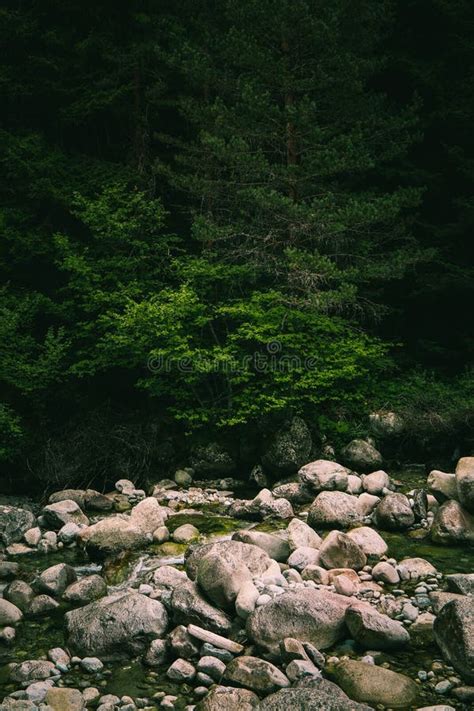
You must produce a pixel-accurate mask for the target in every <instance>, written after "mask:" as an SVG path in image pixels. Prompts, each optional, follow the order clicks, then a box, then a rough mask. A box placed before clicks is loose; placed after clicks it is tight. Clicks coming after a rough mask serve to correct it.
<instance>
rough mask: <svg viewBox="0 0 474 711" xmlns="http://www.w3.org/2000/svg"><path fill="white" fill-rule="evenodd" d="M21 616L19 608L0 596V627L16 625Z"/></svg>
mask: <svg viewBox="0 0 474 711" xmlns="http://www.w3.org/2000/svg"><path fill="white" fill-rule="evenodd" d="M22 617H23V614H22V612H21V610H20V609H19V608H18V607H17V606H16V605H14V604H13V603H12V602H9V601H8V600H4V599H3V598H0V627H12V626H14V625H17V624H18V623H19V622H20V621H21V619H22Z"/></svg>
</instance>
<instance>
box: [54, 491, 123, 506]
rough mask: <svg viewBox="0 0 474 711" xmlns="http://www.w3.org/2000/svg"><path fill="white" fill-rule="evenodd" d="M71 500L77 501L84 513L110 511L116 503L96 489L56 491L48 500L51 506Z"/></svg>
mask: <svg viewBox="0 0 474 711" xmlns="http://www.w3.org/2000/svg"><path fill="white" fill-rule="evenodd" d="M66 499H69V500H71V501H75V502H76V504H77V505H78V506H80V508H81V509H83V511H110V510H111V509H112V508H113V505H114V502H113V500H112V498H111V497H108V496H105V494H101V493H99V492H98V491H95V490H94V489H64V490H63V491H55V492H54V494H51V496H50V497H49V499H48V503H49V504H57V503H58V502H60V501H65V500H66Z"/></svg>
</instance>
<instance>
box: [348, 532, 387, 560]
mask: <svg viewBox="0 0 474 711" xmlns="http://www.w3.org/2000/svg"><path fill="white" fill-rule="evenodd" d="M347 535H348V536H349V538H351V539H352V540H353V541H354V542H355V543H357V545H358V546H360V548H362V550H363V551H364V553H365V555H366V556H367V557H368V558H381V557H382V556H383V555H385V554H386V552H387V550H388V546H387V544H386V543H385V541H384V539H383V538H382V536H381V535H380V533H377V531H375V530H374V529H373V528H370V526H358V528H353V529H352V530H351V531H348V533H347Z"/></svg>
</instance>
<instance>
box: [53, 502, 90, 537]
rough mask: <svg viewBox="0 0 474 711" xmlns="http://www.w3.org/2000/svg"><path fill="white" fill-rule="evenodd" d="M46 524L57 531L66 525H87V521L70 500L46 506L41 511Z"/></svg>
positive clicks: (79, 508) (78, 507)
mask: <svg viewBox="0 0 474 711" xmlns="http://www.w3.org/2000/svg"><path fill="white" fill-rule="evenodd" d="M42 514H43V517H44V519H45V521H46V523H47V524H48V525H49V526H50V527H51V528H52V529H54V530H55V531H59V529H60V528H62V527H63V526H64V525H65V524H66V523H76V524H77V525H78V526H79V525H80V524H85V525H86V526H88V525H89V519H88V518H87V516H86V515H85V514H84V513H83V512H82V510H81V507H80V506H79V505H78V504H77V503H76V502H75V501H73V500H72V499H64V500H63V501H58V502H57V503H55V504H48V506H45V507H44V509H43V511H42Z"/></svg>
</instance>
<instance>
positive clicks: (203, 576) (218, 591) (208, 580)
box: [197, 554, 252, 610]
mask: <svg viewBox="0 0 474 711" xmlns="http://www.w3.org/2000/svg"><path fill="white" fill-rule="evenodd" d="M251 580H252V575H251V573H250V570H249V569H248V568H247V566H246V565H245V563H242V561H237V562H235V561H234V560H233V559H228V560H224V559H223V558H220V557H219V556H218V555H215V554H213V555H206V556H204V558H202V559H201V560H200V561H199V567H198V574H197V582H198V585H199V587H200V588H201V590H203V591H204V593H205V594H206V597H208V598H209V600H211V602H213V603H214V604H215V605H217V607H220V608H221V609H223V610H233V608H234V605H235V600H236V598H237V595H238V594H239V590H240V588H241V587H242V585H243V584H244V583H245V582H248V581H251Z"/></svg>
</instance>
